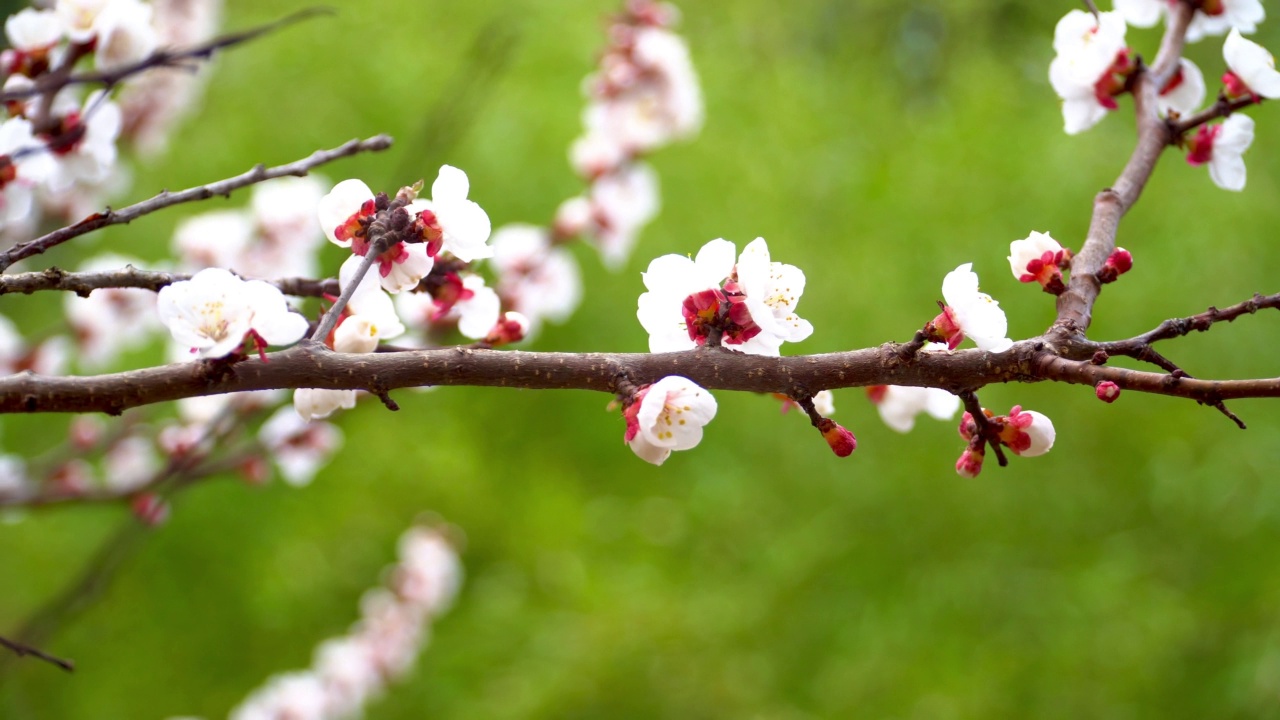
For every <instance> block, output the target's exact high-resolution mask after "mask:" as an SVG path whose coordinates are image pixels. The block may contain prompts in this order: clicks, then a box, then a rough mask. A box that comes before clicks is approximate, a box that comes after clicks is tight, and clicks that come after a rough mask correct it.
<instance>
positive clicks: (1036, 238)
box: [1009, 231, 1071, 295]
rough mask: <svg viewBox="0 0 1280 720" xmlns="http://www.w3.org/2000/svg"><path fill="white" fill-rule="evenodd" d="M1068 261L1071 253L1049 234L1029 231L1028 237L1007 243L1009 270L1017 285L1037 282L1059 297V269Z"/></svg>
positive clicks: (1060, 284)
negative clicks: (1018, 283)
mask: <svg viewBox="0 0 1280 720" xmlns="http://www.w3.org/2000/svg"><path fill="white" fill-rule="evenodd" d="M1070 259H1071V253H1070V252H1069V251H1068V250H1066V249H1065V248H1063V247H1062V246H1061V245H1059V244H1058V241H1057V240H1054V239H1053V237H1052V236H1051V235H1049V233H1042V232H1035V231H1032V233H1031V234H1030V235H1028V236H1027V237H1025V238H1023V239H1021V240H1014V241H1013V242H1011V243H1009V267H1010V268H1011V269H1012V270H1013V276H1014V277H1015V278H1017V279H1018V281H1019V282H1024V283H1028V282H1038V283H1040V285H1041V286H1042V287H1043V288H1044V289H1045V290H1046V291H1048V292H1051V293H1054V294H1055V295H1056V294H1060V293H1061V292H1062V291H1063V290H1065V289H1066V287H1065V286H1064V285H1063V284H1062V270H1061V269H1060V268H1061V266H1062V265H1063V264H1064V263H1066V262H1067V261H1069V260H1070Z"/></svg>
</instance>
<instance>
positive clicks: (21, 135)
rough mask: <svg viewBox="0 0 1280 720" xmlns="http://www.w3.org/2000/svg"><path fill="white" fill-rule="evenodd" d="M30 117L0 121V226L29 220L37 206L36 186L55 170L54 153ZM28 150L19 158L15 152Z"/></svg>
mask: <svg viewBox="0 0 1280 720" xmlns="http://www.w3.org/2000/svg"><path fill="white" fill-rule="evenodd" d="M40 144H41V143H40V141H38V140H36V138H35V135H33V134H32V130H31V121H30V120H27V119H26V118H20V117H15V118H10V119H8V120H5V121H4V122H3V123H0V228H4V227H7V226H9V225H13V224H17V223H21V222H23V221H25V220H27V219H28V218H29V217H30V215H31V210H32V208H33V207H34V200H35V187H36V185H37V184H38V183H41V182H44V181H46V180H48V179H49V178H50V177H51V176H52V175H53V173H54V171H55V162H54V160H53V155H52V154H51V153H48V152H44V151H43V150H36V152H30V151H31V150H35V149H37V148H39V147H40ZM20 151H27V152H25V153H23V154H21V155H20V156H19V157H18V158H16V159H15V158H14V155H15V154H18V153H19V152H20Z"/></svg>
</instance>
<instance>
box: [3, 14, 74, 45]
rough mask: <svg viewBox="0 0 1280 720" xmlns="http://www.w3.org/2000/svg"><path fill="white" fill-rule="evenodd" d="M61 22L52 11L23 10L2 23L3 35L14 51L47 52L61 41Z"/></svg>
mask: <svg viewBox="0 0 1280 720" xmlns="http://www.w3.org/2000/svg"><path fill="white" fill-rule="evenodd" d="M62 31H63V28H62V20H61V19H59V18H58V14H57V13H56V12H54V11H52V10H36V9H35V8H23V9H22V10H19V11H18V12H16V13H14V14H13V15H10V16H9V17H8V19H6V20H5V21H4V34H5V36H6V37H7V38H9V45H10V46H12V47H13V49H14V50H19V51H22V52H33V51H39V50H47V49H49V48H51V47H53V46H54V45H57V44H58V41H59V40H61V39H62Z"/></svg>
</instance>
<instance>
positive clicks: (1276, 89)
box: [1222, 28, 1280, 100]
mask: <svg viewBox="0 0 1280 720" xmlns="http://www.w3.org/2000/svg"><path fill="white" fill-rule="evenodd" d="M1222 57H1223V59H1224V60H1226V61H1227V67H1228V68H1230V69H1231V73H1232V74H1233V75H1235V76H1236V77H1237V78H1239V80H1240V81H1241V82H1243V83H1244V84H1245V85H1246V86H1248V89H1249V90H1250V91H1251V92H1253V93H1255V94H1257V95H1261V96H1262V97H1264V98H1270V99H1273V100H1274V99H1276V98H1280V72H1277V71H1276V60H1275V58H1274V57H1272V56H1271V53H1269V52H1267V49H1266V48H1264V47H1262V46H1261V45H1259V44H1258V43H1256V42H1253V41H1252V40H1246V39H1245V38H1244V37H1242V36H1241V35H1240V31H1239V30H1237V29H1235V28H1232V30H1231V33H1230V34H1229V35H1227V41H1226V42H1225V43H1223V45H1222Z"/></svg>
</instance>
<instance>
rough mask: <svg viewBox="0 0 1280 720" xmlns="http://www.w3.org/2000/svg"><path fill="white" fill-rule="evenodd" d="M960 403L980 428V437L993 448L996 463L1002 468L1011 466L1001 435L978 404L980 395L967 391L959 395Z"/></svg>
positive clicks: (980, 404)
mask: <svg viewBox="0 0 1280 720" xmlns="http://www.w3.org/2000/svg"><path fill="white" fill-rule="evenodd" d="M959 397H960V401H961V402H962V403H964V409H965V411H966V412H968V413H969V415H970V416H971V417H972V418H973V423H974V425H976V426H977V427H978V437H980V438H982V441H983V442H985V443H986V444H987V446H988V447H990V448H991V452H992V453H993V454H995V456H996V462H997V463H999V464H1000V467H1005V466H1007V465H1008V464H1009V458H1007V457H1005V454H1004V448H1003V447H1002V446H1001V445H1000V433H999V432H998V431H997V430H996V427H995V425H992V424H991V422H990V421H988V420H987V414H986V413H984V412H982V403H980V402H978V394H977V393H976V392H974V391H972V390H966V391H964V392H961V393H959Z"/></svg>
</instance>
